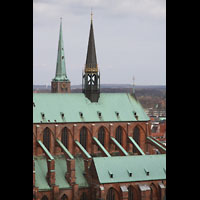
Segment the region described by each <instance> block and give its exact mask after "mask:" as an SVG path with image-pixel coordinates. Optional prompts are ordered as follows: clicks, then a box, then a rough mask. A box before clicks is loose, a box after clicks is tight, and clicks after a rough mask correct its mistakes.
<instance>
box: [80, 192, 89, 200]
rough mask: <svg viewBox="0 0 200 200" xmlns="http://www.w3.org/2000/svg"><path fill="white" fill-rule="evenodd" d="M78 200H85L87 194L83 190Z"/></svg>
mask: <svg viewBox="0 0 200 200" xmlns="http://www.w3.org/2000/svg"><path fill="white" fill-rule="evenodd" d="M80 200H87V195H86V193H85V192H83V194H82V195H81V199H80Z"/></svg>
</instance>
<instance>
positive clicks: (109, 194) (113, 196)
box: [106, 188, 116, 200]
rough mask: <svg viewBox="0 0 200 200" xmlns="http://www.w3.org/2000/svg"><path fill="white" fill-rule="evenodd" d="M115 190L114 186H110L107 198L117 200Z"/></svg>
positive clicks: (107, 199)
mask: <svg viewBox="0 0 200 200" xmlns="http://www.w3.org/2000/svg"><path fill="white" fill-rule="evenodd" d="M115 196H116V194H115V190H114V189H113V188H110V189H109V190H108V193H107V196H106V200H115Z"/></svg>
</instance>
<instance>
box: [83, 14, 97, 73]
mask: <svg viewBox="0 0 200 200" xmlns="http://www.w3.org/2000/svg"><path fill="white" fill-rule="evenodd" d="M85 72H98V65H97V58H96V49H95V40H94V30H93V13H92V11H91V24H90V35H89V42H88V50H87V57H86V64H85Z"/></svg>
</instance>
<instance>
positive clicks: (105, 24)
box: [33, 0, 166, 85]
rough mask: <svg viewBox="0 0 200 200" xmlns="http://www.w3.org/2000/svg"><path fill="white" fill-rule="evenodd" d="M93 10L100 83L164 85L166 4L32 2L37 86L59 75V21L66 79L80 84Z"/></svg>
mask: <svg viewBox="0 0 200 200" xmlns="http://www.w3.org/2000/svg"><path fill="white" fill-rule="evenodd" d="M91 7H92V9H93V14H94V16H93V22H94V23H93V24H94V36H95V43H96V53H97V62H98V65H99V69H100V73H101V83H124V84H132V82H133V76H134V77H135V84H136V85H165V82H166V0H34V1H33V61H34V63H33V83H34V85H36V84H48V85H50V83H51V80H52V79H53V78H54V76H55V71H56V60H57V49H58V37H59V26H60V17H62V19H63V20H62V21H63V40H64V48H65V59H66V71H67V76H68V78H69V79H70V81H71V84H72V85H77V84H81V83H82V70H83V68H84V65H85V61H86V53H87V45H88V37H89V28H90V12H91Z"/></svg>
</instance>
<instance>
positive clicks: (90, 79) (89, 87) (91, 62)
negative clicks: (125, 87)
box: [83, 12, 100, 102]
mask: <svg viewBox="0 0 200 200" xmlns="http://www.w3.org/2000/svg"><path fill="white" fill-rule="evenodd" d="M83 93H84V94H85V96H86V97H87V98H88V99H89V100H90V101H91V102H98V100H99V96H100V75H99V72H98V65H97V58H96V49H95V40H94V30H93V13H92V12H91V24H90V34H89V41H88V49H87V57H86V64H85V70H84V74H83Z"/></svg>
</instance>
